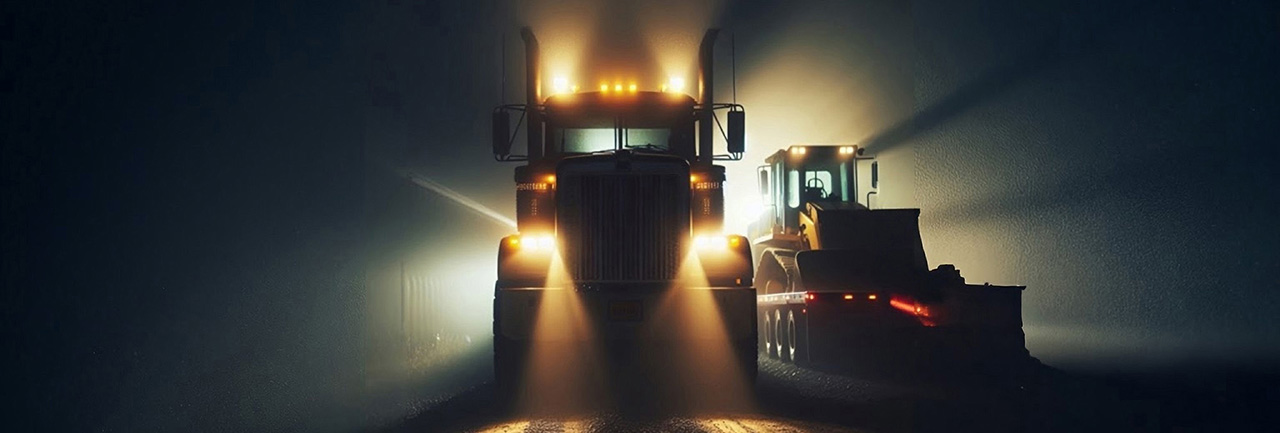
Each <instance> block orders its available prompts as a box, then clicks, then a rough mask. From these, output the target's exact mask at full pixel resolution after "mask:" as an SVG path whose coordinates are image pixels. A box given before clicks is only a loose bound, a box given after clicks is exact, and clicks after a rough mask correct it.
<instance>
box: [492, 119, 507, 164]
mask: <svg viewBox="0 0 1280 433" xmlns="http://www.w3.org/2000/svg"><path fill="white" fill-rule="evenodd" d="M493 154H494V155H497V156H507V155H510V154H511V114H510V113H507V111H506V110H498V111H494V112H493Z"/></svg>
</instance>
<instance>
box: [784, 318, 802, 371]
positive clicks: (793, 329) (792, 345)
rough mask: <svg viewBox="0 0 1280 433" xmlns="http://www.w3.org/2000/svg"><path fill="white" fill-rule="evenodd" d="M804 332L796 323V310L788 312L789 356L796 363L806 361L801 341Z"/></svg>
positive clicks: (799, 363)
mask: <svg viewBox="0 0 1280 433" xmlns="http://www.w3.org/2000/svg"><path fill="white" fill-rule="evenodd" d="M802 335H803V334H802V333H801V332H800V328H799V327H798V326H797V325H796V312H795V311H788V312H787V343H788V344H787V351H788V352H787V358H788V359H790V360H791V362H792V363H794V364H796V365H801V364H803V363H804V361H803V359H804V358H805V353H804V346H803V343H802V342H801V340H802V338H801V337H802Z"/></svg>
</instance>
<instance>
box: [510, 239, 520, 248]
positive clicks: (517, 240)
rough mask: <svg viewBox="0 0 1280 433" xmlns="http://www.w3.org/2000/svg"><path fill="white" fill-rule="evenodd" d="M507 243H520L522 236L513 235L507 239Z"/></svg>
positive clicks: (513, 244)
mask: <svg viewBox="0 0 1280 433" xmlns="http://www.w3.org/2000/svg"><path fill="white" fill-rule="evenodd" d="M507 243H509V244H511V246H513V247H514V246H516V245H520V238H518V237H512V238H511V240H509V241H507Z"/></svg>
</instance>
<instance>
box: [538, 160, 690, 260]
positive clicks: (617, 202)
mask: <svg viewBox="0 0 1280 433" xmlns="http://www.w3.org/2000/svg"><path fill="white" fill-rule="evenodd" d="M664 171H667V172H668V173H659V174H655V173H652V172H645V173H637V172H635V171H606V172H585V173H579V174H566V175H562V177H560V184H559V185H558V186H557V191H556V194H557V202H558V203H559V206H560V208H559V209H558V210H557V219H558V221H557V224H556V225H557V230H556V231H557V235H558V236H559V237H560V239H561V240H562V242H563V245H564V247H565V250H564V251H565V265H566V267H567V268H568V271H569V275H570V276H572V278H573V279H574V281H577V282H593V281H657V280H672V279H674V278H675V276H676V273H677V272H678V271H679V267H680V263H681V257H680V256H681V254H680V253H681V250H682V248H681V241H682V240H683V239H684V238H686V237H687V236H688V234H689V200H688V197H689V189H688V183H687V179H688V175H687V174H686V175H684V176H681V175H680V174H677V173H678V172H677V173H670V171H671V170H664Z"/></svg>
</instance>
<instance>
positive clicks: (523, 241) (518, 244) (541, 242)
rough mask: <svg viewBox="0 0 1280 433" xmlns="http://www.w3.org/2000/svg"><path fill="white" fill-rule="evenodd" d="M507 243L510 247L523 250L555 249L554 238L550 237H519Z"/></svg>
mask: <svg viewBox="0 0 1280 433" xmlns="http://www.w3.org/2000/svg"><path fill="white" fill-rule="evenodd" d="M508 242H510V243H511V246H512V247H515V248H519V249H523V250H533V251H550V250H553V249H555V248H556V238H555V236H552V235H520V236H514V237H512V238H511V240H510V241H508Z"/></svg>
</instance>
